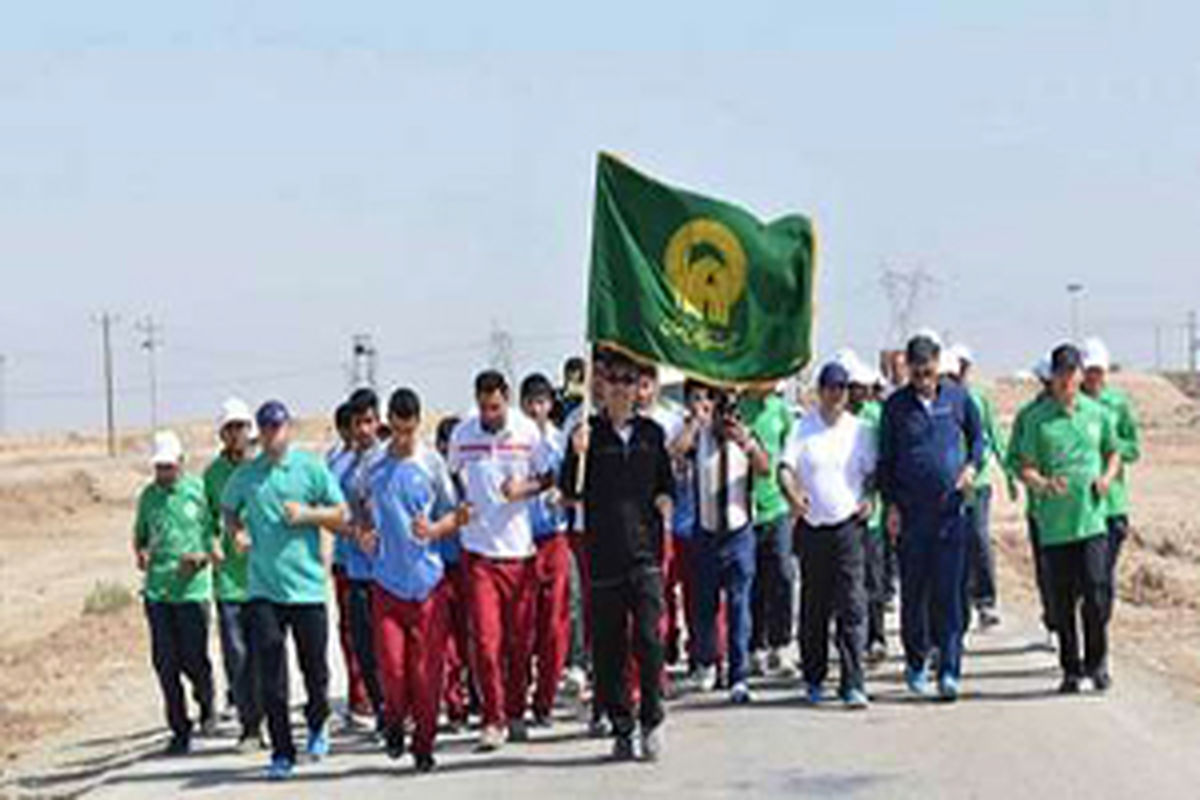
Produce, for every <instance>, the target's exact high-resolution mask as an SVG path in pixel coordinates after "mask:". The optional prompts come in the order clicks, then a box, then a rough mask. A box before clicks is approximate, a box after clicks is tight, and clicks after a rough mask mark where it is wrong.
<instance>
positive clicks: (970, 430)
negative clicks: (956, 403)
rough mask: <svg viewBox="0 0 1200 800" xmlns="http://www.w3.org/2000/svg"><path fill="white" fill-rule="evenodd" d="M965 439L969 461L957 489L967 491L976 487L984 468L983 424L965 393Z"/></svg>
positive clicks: (957, 483) (956, 485)
mask: <svg viewBox="0 0 1200 800" xmlns="http://www.w3.org/2000/svg"><path fill="white" fill-rule="evenodd" d="M962 403H963V438H964V440H965V441H966V445H967V461H966V463H965V464H964V465H963V468H962V471H961V472H960V473H959V474H958V479H957V481H955V488H957V489H958V490H959V491H966V490H968V489H970V488H972V487H973V486H974V485H975V476H976V475H978V474H979V470H980V469H982V468H983V458H984V449H983V424H982V421H981V420H980V417H979V407H978V406H976V405H975V401H974V400H972V399H971V397H970V395H968V394H967V393H966V392H965V391H964V392H963V401H962Z"/></svg>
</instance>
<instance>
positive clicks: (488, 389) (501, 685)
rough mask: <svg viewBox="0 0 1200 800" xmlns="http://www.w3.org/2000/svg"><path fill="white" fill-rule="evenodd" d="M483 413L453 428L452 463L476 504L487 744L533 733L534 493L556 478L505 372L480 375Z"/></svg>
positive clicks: (475, 628)
mask: <svg viewBox="0 0 1200 800" xmlns="http://www.w3.org/2000/svg"><path fill="white" fill-rule="evenodd" d="M475 400H476V403H477V405H478V413H477V414H475V415H474V416H472V417H471V418H470V419H467V420H465V421H464V422H463V423H462V424H461V425H459V426H458V427H457V428H455V430H454V435H453V436H452V438H451V440H450V453H449V468H450V471H451V472H452V473H453V474H454V475H455V476H456V477H457V479H458V481H459V485H460V486H461V488H462V491H463V493H464V495H465V497H466V500H467V502H468V503H469V504H470V505H471V508H472V515H471V521H470V522H469V523H468V524H467V525H466V526H465V527H464V528H463V529H462V533H461V541H462V548H463V558H464V560H465V563H466V567H467V583H468V606H469V615H470V620H471V631H472V634H473V636H474V640H473V642H472V647H473V649H474V653H475V662H474V667H475V669H476V670H477V673H476V680H477V681H478V683H479V692H480V695H481V699H482V702H483V731H482V733H481V734H480V739H479V747H480V749H481V750H496V749H498V748H499V747H501V746H502V745H503V744H504V741H505V725H506V724H507V726H508V738H509V739H511V740H513V741H522V740H524V739H525V738H527V736H528V733H527V730H526V727H525V720H524V717H525V706H526V700H527V690H528V672H527V670H526V669H525V668H524V665H525V664H526V663H527V662H528V660H529V652H528V650H529V643H530V641H531V640H530V636H529V633H530V626H531V625H532V614H533V588H534V553H535V547H534V542H533V529H532V524H531V519H530V513H529V512H530V503H529V501H530V499H531V498H533V497H535V496H536V495H537V494H539V493H540V492H542V491H544V490H546V489H547V488H549V487H550V486H551V485H552V483H553V480H554V475H553V470H552V465H551V463H550V460H549V458H548V457H547V452H546V449H545V448H544V447H543V444H542V435H541V433H540V432H539V431H538V429H537V426H535V425H534V424H533V423H532V422H531V421H530V420H529V419H528V418H527V417H525V416H524V415H523V414H520V413H516V412H512V411H510V410H509V388H508V382H507V381H506V380H505V378H504V376H503V375H501V374H500V373H499V372H496V371H494V370H487V371H485V372H482V373H480V374H479V376H478V377H476V379H475Z"/></svg>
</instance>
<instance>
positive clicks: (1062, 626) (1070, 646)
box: [1043, 544, 1083, 679]
mask: <svg viewBox="0 0 1200 800" xmlns="http://www.w3.org/2000/svg"><path fill="white" fill-rule="evenodd" d="M1043 552H1044V554H1045V557H1046V566H1047V568H1048V569H1049V573H1050V575H1049V577H1050V581H1051V586H1052V587H1053V598H1054V610H1055V613H1056V615H1057V616H1056V618H1055V620H1054V629H1055V632H1056V633H1057V634H1058V660H1059V664H1060V665H1061V666H1062V671H1063V676H1064V677H1066V678H1075V679H1078V678H1082V677H1083V663H1082V660H1081V658H1080V655H1079V633H1078V626H1077V624H1076V621H1075V618H1076V616H1077V611H1076V608H1077V607H1078V605H1079V593H1080V590H1079V584H1080V582H1081V564H1082V559H1081V554H1082V549H1081V547H1080V546H1079V545H1078V544H1061V545H1055V546H1053V547H1047V548H1045V550H1044V551H1043Z"/></svg>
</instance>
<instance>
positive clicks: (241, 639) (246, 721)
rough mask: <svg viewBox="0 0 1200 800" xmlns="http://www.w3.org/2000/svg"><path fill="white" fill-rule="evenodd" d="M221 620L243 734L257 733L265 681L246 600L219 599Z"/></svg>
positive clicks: (228, 673) (224, 656)
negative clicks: (261, 673) (254, 644)
mask: <svg viewBox="0 0 1200 800" xmlns="http://www.w3.org/2000/svg"><path fill="white" fill-rule="evenodd" d="M217 620H218V622H219V627H220V633H221V658H222V660H223V661H224V662H225V682H226V685H227V687H228V691H229V695H230V697H231V698H232V700H233V704H234V706H236V707H237V711H238V721H239V722H240V723H241V726H242V735H243V736H249V735H253V734H256V733H257V732H258V730H259V728H260V727H261V726H262V717H263V711H262V685H261V682H260V680H259V669H258V653H257V652H256V651H255V649H254V647H253V637H251V636H250V615H249V613H248V612H247V610H246V604H245V603H230V602H225V601H218V602H217Z"/></svg>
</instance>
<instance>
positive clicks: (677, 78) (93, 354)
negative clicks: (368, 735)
mask: <svg viewBox="0 0 1200 800" xmlns="http://www.w3.org/2000/svg"><path fill="white" fill-rule="evenodd" d="M185 5H194V6H196V7H195V8H191V9H188V8H186V7H185ZM583 5H584V4H574V3H562V2H553V3H552V2H543V3H511V2H510V3H479V4H465V3H420V4H410V3H403V4H402V3H394V2H375V3H350V2H345V3H327V2H322V3H316V2H311V3H310V2H278V3H261V2H260V3H253V2H213V3H206V4H179V3H162V2H153V3H152V2H145V3H133V2H116V1H114V2H107V3H91V2H86V3H85V2H76V3H49V2H48V3H25V4H20V5H17V4H13V5H12V7H10V8H9V9H8V10H7V11H6V14H5V24H4V26H3V27H2V28H0V264H2V267H0V269H2V270H3V275H4V278H5V280H4V291H3V292H2V293H0V353H3V354H5V355H6V356H7V362H8V369H7V416H8V424H9V427H10V429H16V430H30V429H44V428H57V427H66V426H69V427H75V428H94V427H97V426H98V425H99V424H100V423H101V421H102V405H101V402H100V386H101V380H100V377H101V374H100V361H99V333H98V330H97V328H96V326H95V325H94V324H93V322H92V317H93V315H94V314H96V313H97V312H99V311H100V310H101V309H105V308H107V309H111V310H113V311H115V312H118V313H120V314H121V315H122V317H123V321H122V323H121V325H120V326H119V327H118V328H117V329H116V340H117V344H118V348H117V358H118V363H117V369H118V379H119V387H120V396H119V411H120V417H121V419H122V420H123V421H124V422H127V423H143V422H144V421H145V420H146V417H147V410H146V407H147V404H146V397H145V394H146V393H145V385H146V379H145V364H144V359H143V357H142V355H141V353H140V352H139V351H138V349H137V335H136V333H135V331H134V330H133V326H132V323H133V322H134V320H135V319H136V318H138V317H140V316H142V315H144V314H147V313H152V314H154V315H155V317H156V318H157V319H158V320H159V321H160V322H161V323H162V324H163V325H164V326H165V331H164V337H165V345H164V348H163V350H162V352H161V373H162V385H163V389H162V396H163V397H162V401H163V406H164V410H165V414H166V415H167V416H169V417H196V416H207V415H209V414H211V413H213V409H214V408H215V407H216V406H217V404H218V403H219V402H220V400H221V399H222V398H223V397H224V396H225V395H226V394H228V393H230V392H238V393H241V394H243V395H245V396H246V397H247V399H249V400H251V401H257V400H260V399H263V398H264V397H265V396H266V395H268V394H272V395H280V396H282V397H284V398H285V399H288V400H290V401H292V402H293V403H294V404H295V405H296V406H297V407H299V408H301V409H303V410H306V411H310V412H311V411H323V410H324V409H325V408H326V407H327V406H328V405H330V404H331V403H333V402H335V401H336V399H337V398H338V396H339V395H340V393H341V392H342V390H343V389H344V387H345V375H344V373H343V371H342V366H341V365H342V364H343V362H345V361H346V356H347V354H348V350H349V339H350V336H351V334H353V333H354V332H357V331H366V332H370V333H372V334H373V335H374V337H375V339H376V342H377V344H378V346H379V348H380V350H381V354H382V356H383V359H384V361H383V378H384V381H385V383H387V384H388V385H389V386H390V385H393V384H395V383H397V382H406V383H412V384H415V385H417V386H418V387H419V388H421V389H423V390H425V392H426V394H427V395H428V397H429V400H430V402H431V403H433V404H436V405H441V406H460V405H462V404H464V403H465V402H466V401H467V399H468V388H469V380H470V377H471V375H472V373H473V371H474V369H475V368H476V367H477V366H478V365H479V364H480V363H481V362H482V360H483V359H484V357H485V354H486V346H485V343H486V340H487V337H488V335H489V331H490V330H491V328H492V326H493V324H497V325H500V326H502V327H504V328H506V329H508V330H510V331H511V332H512V333H513V334H514V335H515V337H516V353H517V360H518V364H519V366H520V367H521V368H522V369H525V368H534V367H540V368H543V369H554V368H555V367H556V365H557V362H558V361H559V359H560V357H561V356H562V354H563V353H564V352H565V351H566V350H568V349H572V348H573V347H575V346H577V345H576V342H577V340H578V338H579V336H580V335H581V333H580V332H581V330H582V306H583V293H584V287H583V279H584V272H585V269H586V260H587V252H588V236H589V229H588V228H589V219H590V205H591V191H592V167H593V159H594V156H595V152H596V151H597V150H599V149H610V150H613V151H615V152H618V153H620V154H622V155H624V156H625V157H626V158H628V159H630V160H631V161H633V162H634V163H636V164H638V165H639V166H641V167H642V168H644V169H646V170H647V171H650V172H652V173H655V174H657V175H659V176H661V177H663V178H664V179H667V180H671V181H674V182H676V183H679V184H682V185H685V186H689V187H692V188H695V189H697V190H701V191H707V192H711V193H713V194H718V195H721V196H724V197H727V198H729V199H733V200H736V201H739V202H741V203H743V204H745V205H747V206H749V207H750V208H752V209H754V210H756V211H757V212H759V213H760V214H761V215H763V216H766V217H769V216H774V215H776V214H780V213H784V212H787V211H801V212H804V213H808V214H810V215H811V216H813V217H814V218H815V220H816V222H817V225H818V228H819V231H820V234H821V246H822V253H821V273H820V286H819V295H820V296H819V304H820V309H819V334H818V345H819V347H820V348H821V349H823V350H826V351H829V350H832V349H834V348H836V347H838V346H840V345H842V344H847V343H848V344H851V345H853V346H855V347H857V348H859V349H860V351H871V350H873V349H875V348H876V347H878V346H880V345H881V344H883V343H884V337H885V336H886V333H887V328H888V314H887V306H886V303H885V301H884V297H883V293H882V291H881V289H880V285H879V273H880V267H881V264H882V263H883V262H885V261H892V262H895V263H901V264H912V263H918V262H919V263H923V264H924V265H925V267H926V268H927V269H928V270H929V271H930V272H931V273H933V274H934V275H935V276H936V277H937V278H938V280H939V283H938V286H937V288H936V290H935V291H934V294H933V295H932V296H931V297H930V299H929V300H928V301H927V302H926V303H925V304H924V307H923V309H922V312H921V313H920V314H919V317H920V320H921V321H922V322H926V323H929V324H932V325H935V326H936V327H938V328H941V329H943V330H945V331H948V332H950V334H951V335H952V336H953V337H955V338H959V337H961V338H963V339H965V340H966V341H968V342H969V343H970V344H971V345H972V346H973V347H974V348H975V350H976V352H977V353H978V355H979V357H980V358H981V360H982V362H983V365H982V366H983V368H984V370H985V371H991V372H999V371H1008V370H1011V369H1014V368H1016V367H1020V366H1024V365H1026V364H1028V363H1029V362H1031V361H1032V360H1033V358H1034V356H1035V355H1036V354H1037V352H1039V351H1040V350H1042V349H1044V348H1045V347H1046V346H1047V345H1049V344H1052V343H1054V342H1055V341H1056V340H1057V339H1059V338H1061V337H1062V336H1063V335H1064V334H1065V333H1066V332H1067V320H1068V303H1067V298H1066V293H1065V290H1064V287H1065V285H1066V283H1068V282H1070V281H1074V280H1078V281H1081V282H1083V283H1085V284H1086V286H1087V289H1086V298H1085V301H1084V320H1085V327H1086V328H1087V330H1088V331H1093V332H1098V333H1100V334H1102V335H1104V336H1105V337H1106V338H1108V339H1109V340H1110V345H1111V346H1112V348H1113V349H1114V351H1115V352H1116V354H1117V356H1118V358H1119V359H1121V360H1123V361H1127V362H1131V363H1139V364H1143V365H1150V364H1152V362H1153V360H1154V356H1155V349H1154V341H1155V338H1154V326H1155V324H1156V323H1157V324H1161V325H1163V326H1164V333H1163V353H1164V355H1165V357H1166V358H1167V359H1168V361H1169V362H1174V363H1178V362H1179V361H1180V360H1181V359H1182V342H1183V336H1182V333H1181V330H1180V326H1181V323H1182V322H1183V320H1184V315H1185V313H1186V311H1187V310H1188V308H1190V307H1193V306H1196V305H1200V296H1198V295H1200V271H1198V268H1197V267H1198V265H1200V237H1198V235H1197V234H1198V233H1200V231H1198V228H1200V225H1198V223H1200V49H1198V48H1197V47H1196V46H1195V36H1196V31H1198V30H1200V7H1197V6H1196V4H1194V3H1185V2H1178V3H1145V2H1141V3H1135V2H1108V3H1103V2H1101V3H1078V2H1066V3H1044V2H1007V3H894V4H892V3H871V4H867V3H838V4H830V3H820V4H816V3H800V2H779V3H756V2H749V1H746V2H741V3H735V4H730V3H722V4H703V3H676V2H657V3H650V2H645V0H642V2H638V3H629V2H606V3H603V4H587V8H582V6H583Z"/></svg>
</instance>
